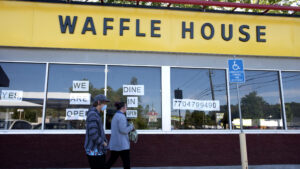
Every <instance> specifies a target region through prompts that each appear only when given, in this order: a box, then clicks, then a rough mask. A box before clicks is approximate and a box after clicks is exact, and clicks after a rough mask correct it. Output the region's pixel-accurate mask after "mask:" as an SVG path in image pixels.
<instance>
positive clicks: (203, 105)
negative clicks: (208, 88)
mask: <svg viewBox="0 0 300 169" xmlns="http://www.w3.org/2000/svg"><path fill="white" fill-rule="evenodd" d="M173 109H179V110H199V111H220V101H219V100H192V99H173Z"/></svg>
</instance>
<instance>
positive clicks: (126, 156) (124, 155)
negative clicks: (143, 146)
mask: <svg viewBox="0 0 300 169" xmlns="http://www.w3.org/2000/svg"><path fill="white" fill-rule="evenodd" d="M119 156H121V159H122V161H123V168H124V169H130V151H129V150H123V151H110V158H109V160H108V161H107V163H106V166H107V169H110V167H111V166H112V165H114V163H115V162H116V161H117V159H118V157H119Z"/></svg>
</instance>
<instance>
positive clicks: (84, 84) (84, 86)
mask: <svg viewBox="0 0 300 169" xmlns="http://www.w3.org/2000/svg"><path fill="white" fill-rule="evenodd" d="M89 84H90V82H89V81H78V80H73V91H76V92H82V91H85V92H86V91H89Z"/></svg>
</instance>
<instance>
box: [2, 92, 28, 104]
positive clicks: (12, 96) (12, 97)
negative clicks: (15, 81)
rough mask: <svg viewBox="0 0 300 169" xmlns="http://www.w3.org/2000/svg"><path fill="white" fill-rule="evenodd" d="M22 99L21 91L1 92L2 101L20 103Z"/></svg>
mask: <svg viewBox="0 0 300 169" xmlns="http://www.w3.org/2000/svg"><path fill="white" fill-rule="evenodd" d="M22 99H23V91H22V90H2V92H1V100H3V101H19V102H21V101H22Z"/></svg>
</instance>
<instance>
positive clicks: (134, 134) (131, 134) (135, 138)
mask: <svg viewBox="0 0 300 169" xmlns="http://www.w3.org/2000/svg"><path fill="white" fill-rule="evenodd" d="M128 136H129V140H130V141H132V142H134V143H137V141H138V133H137V131H136V130H133V131H131V132H129V134H128Z"/></svg>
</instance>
